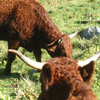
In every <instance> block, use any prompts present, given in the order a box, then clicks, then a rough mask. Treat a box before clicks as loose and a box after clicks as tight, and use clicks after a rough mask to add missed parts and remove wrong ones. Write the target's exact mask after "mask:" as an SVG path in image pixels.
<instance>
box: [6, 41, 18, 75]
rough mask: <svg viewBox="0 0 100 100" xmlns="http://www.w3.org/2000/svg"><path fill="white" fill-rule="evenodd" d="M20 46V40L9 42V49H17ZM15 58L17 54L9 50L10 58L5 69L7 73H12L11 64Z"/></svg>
mask: <svg viewBox="0 0 100 100" xmlns="http://www.w3.org/2000/svg"><path fill="white" fill-rule="evenodd" d="M18 47H19V41H11V42H10V43H8V49H15V50H17V49H18ZM14 59H15V54H14V53H11V52H8V60H7V65H6V68H5V70H4V73H5V75H10V73H11V64H12V62H13V61H14Z"/></svg>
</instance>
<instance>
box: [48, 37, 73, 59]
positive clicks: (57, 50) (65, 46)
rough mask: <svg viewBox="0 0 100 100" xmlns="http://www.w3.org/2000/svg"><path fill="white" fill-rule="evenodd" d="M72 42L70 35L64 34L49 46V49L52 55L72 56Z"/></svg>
mask: <svg viewBox="0 0 100 100" xmlns="http://www.w3.org/2000/svg"><path fill="white" fill-rule="evenodd" d="M72 49H73V47H72V44H71V41H70V38H69V36H67V35H62V36H61V37H60V38H59V39H57V40H56V41H54V42H53V43H51V44H49V45H48V46H47V51H48V53H49V54H50V55H51V57H61V56H64V57H70V58H71V57H72Z"/></svg>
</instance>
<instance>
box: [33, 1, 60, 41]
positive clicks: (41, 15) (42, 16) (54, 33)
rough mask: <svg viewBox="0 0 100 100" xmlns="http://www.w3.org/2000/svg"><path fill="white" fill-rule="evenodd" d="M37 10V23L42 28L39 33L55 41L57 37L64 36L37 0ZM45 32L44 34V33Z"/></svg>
mask: <svg viewBox="0 0 100 100" xmlns="http://www.w3.org/2000/svg"><path fill="white" fill-rule="evenodd" d="M34 6H35V8H36V9H35V11H36V12H37V13H36V14H37V24H38V28H39V30H40V32H39V34H41V35H44V36H45V39H46V40H47V42H48V41H49V42H53V41H55V39H56V38H59V37H61V36H62V34H61V32H60V31H59V29H58V28H57V27H56V25H55V24H54V23H53V21H52V20H51V18H50V16H49V14H48V13H47V12H46V10H45V9H44V7H43V6H41V4H40V3H39V2H36V1H35V5H34ZM42 33H43V34H42Z"/></svg>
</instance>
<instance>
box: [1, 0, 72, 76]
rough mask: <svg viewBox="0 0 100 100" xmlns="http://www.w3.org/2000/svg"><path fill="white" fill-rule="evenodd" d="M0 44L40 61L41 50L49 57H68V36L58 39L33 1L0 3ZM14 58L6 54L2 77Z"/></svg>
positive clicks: (2, 1) (42, 12)
mask: <svg viewBox="0 0 100 100" xmlns="http://www.w3.org/2000/svg"><path fill="white" fill-rule="evenodd" d="M0 40H5V41H8V48H9V49H18V48H19V46H22V47H24V48H25V49H27V50H28V51H30V52H32V51H33V52H34V55H35V57H36V60H37V61H41V48H44V49H46V50H47V51H48V53H49V54H50V55H51V56H52V57H59V56H67V57H71V54H72V45H71V42H70V39H69V36H67V35H62V34H61V32H60V31H59V29H58V28H57V27H56V25H55V24H54V23H53V22H52V20H51V19H50V17H49V15H48V13H47V12H46V11H45V9H44V8H43V7H42V6H41V4H40V3H39V2H37V1H36V0H0ZM14 59H15V54H12V53H8V62H7V65H6V68H5V73H6V74H10V71H11V63H12V62H13V60H14Z"/></svg>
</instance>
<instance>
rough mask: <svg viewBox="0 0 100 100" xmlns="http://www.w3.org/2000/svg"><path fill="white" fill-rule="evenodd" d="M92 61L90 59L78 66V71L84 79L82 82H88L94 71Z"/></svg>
mask: <svg viewBox="0 0 100 100" xmlns="http://www.w3.org/2000/svg"><path fill="white" fill-rule="evenodd" d="M94 65H95V63H94V61H91V62H90V63H89V64H87V65H85V66H84V67H80V68H79V71H80V74H81V76H82V78H83V80H84V82H90V81H91V79H92V76H93V73H94Z"/></svg>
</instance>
